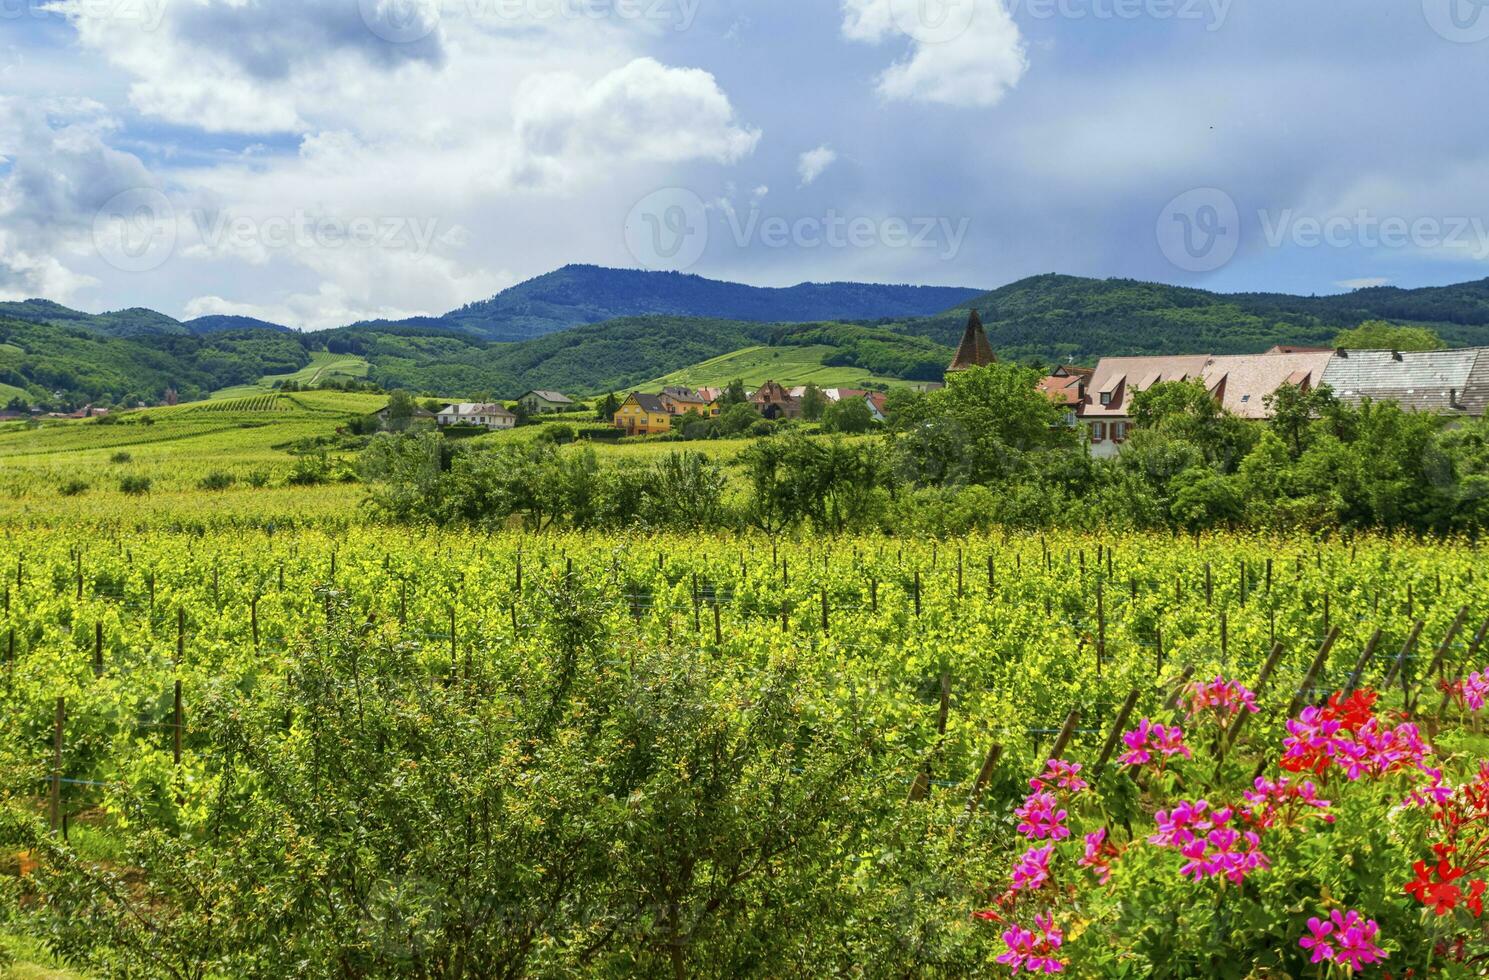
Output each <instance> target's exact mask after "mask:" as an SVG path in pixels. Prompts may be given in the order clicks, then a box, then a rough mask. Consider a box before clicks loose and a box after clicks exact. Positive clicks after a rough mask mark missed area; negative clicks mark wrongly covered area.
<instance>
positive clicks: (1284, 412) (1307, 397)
mask: <svg viewBox="0 0 1489 980" xmlns="http://www.w3.org/2000/svg"><path fill="white" fill-rule="evenodd" d="M1336 401H1337V399H1335V398H1334V392H1333V390H1332V389H1330V388H1329V386H1328V385H1322V386H1320V387H1318V388H1309V389H1307V390H1306V391H1305V390H1304V389H1302V388H1299V387H1298V386H1297V385H1289V384H1285V385H1283V386H1282V387H1280V388H1278V389H1277V390H1276V391H1274V392H1273V393H1272V394H1270V395H1268V396H1267V397H1266V400H1265V404H1266V406H1267V411H1268V412H1269V413H1270V414H1271V416H1272V417H1271V420H1270V425H1271V427H1272V430H1273V431H1274V432H1276V433H1277V434H1278V435H1280V436H1281V437H1282V439H1283V442H1285V443H1286V444H1287V447H1288V450H1289V451H1290V452H1291V453H1292V457H1293V459H1297V458H1298V457H1299V456H1301V455H1303V449H1304V444H1305V441H1306V439H1307V436H1308V433H1309V430H1310V428H1311V426H1312V424H1313V420H1314V419H1317V418H1322V417H1323V416H1324V415H1325V414H1327V413H1328V412H1329V410H1330V409H1332V408H1333V407H1334V405H1335V403H1336Z"/></svg>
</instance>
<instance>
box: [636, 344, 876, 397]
mask: <svg viewBox="0 0 1489 980" xmlns="http://www.w3.org/2000/svg"><path fill="white" fill-rule="evenodd" d="M834 353H836V349H835V348H832V347H827V346H811V347H746V348H744V349H743V350H737V351H734V352H733V353H730V354H725V355H723V356H722V357H715V358H712V359H710V360H707V361H702V362H700V363H698V364H694V365H692V366H691V367H686V368H683V369H682V370H681V371H674V372H672V373H671V374H668V375H664V376H662V377H660V378H657V379H656V380H655V381H652V382H651V383H650V384H645V385H642V386H641V390H643V391H655V390H658V389H660V388H662V387H664V386H666V385H687V386H688V387H690V388H698V387H704V386H706V387H712V388H722V387H724V386H726V385H728V384H729V382H731V381H734V380H735V379H739V380H741V381H743V382H744V383H745V386H746V387H749V388H756V387H759V386H760V385H762V384H764V383H765V382H767V381H778V382H780V383H781V384H783V385H785V386H787V387H788V388H789V387H791V386H793V385H805V384H815V385H816V386H817V387H819V388H888V387H891V386H893V385H904V384H905V382H904V381H902V380H898V379H896V378H885V377H879V376H877V375H874V374H872V373H870V372H868V371H865V370H864V369H863V368H856V367H827V366H826V365H824V364H823V363H822V359H823V358H824V357H828V356H830V355H832V354H834Z"/></svg>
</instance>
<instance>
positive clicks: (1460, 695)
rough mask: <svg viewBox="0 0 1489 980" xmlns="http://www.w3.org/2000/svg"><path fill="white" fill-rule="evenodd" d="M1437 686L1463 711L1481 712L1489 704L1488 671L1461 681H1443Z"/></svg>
mask: <svg viewBox="0 0 1489 980" xmlns="http://www.w3.org/2000/svg"><path fill="white" fill-rule="evenodd" d="M1439 686H1440V687H1441V688H1442V689H1443V690H1444V691H1446V692H1447V693H1448V694H1449V695H1451V696H1452V698H1453V700H1454V701H1455V702H1456V703H1457V705H1458V707H1459V708H1462V709H1463V710H1465V711H1472V712H1479V711H1483V710H1484V705H1485V704H1486V703H1489V670H1485V671H1478V672H1475V673H1472V674H1469V675H1468V676H1467V677H1465V678H1463V680H1461V681H1444V682H1442V684H1441V685H1439Z"/></svg>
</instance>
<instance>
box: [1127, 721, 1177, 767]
mask: <svg viewBox="0 0 1489 980" xmlns="http://www.w3.org/2000/svg"><path fill="white" fill-rule="evenodd" d="M1122 744H1123V745H1126V746H1127V751H1126V752H1124V753H1123V754H1122V757H1121V759H1120V760H1118V761H1120V762H1121V763H1122V765H1124V766H1145V765H1147V764H1148V763H1150V762H1152V761H1153V760H1154V759H1157V760H1158V768H1159V770H1160V771H1161V770H1162V769H1163V767H1164V766H1165V765H1167V763H1168V760H1169V759H1172V758H1173V757H1174V756H1182V757H1183V758H1185V759H1188V758H1191V754H1190V752H1189V748H1188V747H1187V746H1186V745H1185V744H1184V731H1183V729H1181V728H1179V726H1178V725H1155V724H1153V722H1151V721H1149V720H1148V719H1146V718H1144V719H1143V720H1142V721H1140V722H1138V723H1137V727H1136V728H1134V729H1133V730H1132V731H1130V732H1125V733H1123V735H1122Z"/></svg>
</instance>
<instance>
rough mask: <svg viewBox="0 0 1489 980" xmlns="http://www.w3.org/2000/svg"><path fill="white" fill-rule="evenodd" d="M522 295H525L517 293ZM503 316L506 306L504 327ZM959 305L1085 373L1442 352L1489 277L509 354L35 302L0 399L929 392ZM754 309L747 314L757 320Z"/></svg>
mask: <svg viewBox="0 0 1489 980" xmlns="http://www.w3.org/2000/svg"><path fill="white" fill-rule="evenodd" d="M576 270H577V271H576ZM610 271H611V270H586V269H581V268H580V267H570V268H569V269H567V270H560V272H558V273H554V274H553V275H554V277H557V278H556V279H554V283H557V284H559V285H557V286H555V288H556V289H557V290H558V291H557V293H554V294H551V295H555V296H563V295H570V298H571V299H573V298H575V297H577V295H578V294H577V293H571V291H572V290H575V289H578V288H579V287H578V285H577V284H578V283H580V282H581V281H591V282H609V281H611V277H610V275H609V273H610ZM596 273H597V274H596ZM647 275H651V274H647ZM621 278H624V277H621ZM674 280H675V283H674V284H675V285H677V289H678V292H677V295H678V296H682V295H684V294H688V295H691V299H689V300H688V302H694V301H701V299H700V297H702V296H703V295H705V294H707V293H708V292H709V291H711V290H713V289H714V288H715V287H717V286H728V285H729V284H727V283H725V284H718V283H709V282H708V281H707V280H698V279H697V278H696V277H689V276H680V277H674ZM648 281H651V282H656V281H657V280H648ZM700 284H701V285H700ZM740 288H742V289H745V290H750V287H740ZM844 288H845V289H847V287H844ZM855 288H857V287H855ZM881 288H895V287H862V289H864V290H866V291H868V292H866V293H864V294H863V295H865V296H867V295H870V294H871V293H872V292H873V291H874V290H878V289H881ZM694 290H697V292H692V291H694ZM621 292H622V293H623V292H624V289H621ZM664 292H665V290H664ZM755 292H756V291H753V290H750V294H754V293H755ZM783 292H790V290H786V291H783ZM963 292H965V291H963ZM503 295H504V296H506V295H507V294H503ZM536 295H538V294H537V293H530V294H529V299H532V298H533V297H534V296H536ZM544 295H549V294H544ZM615 295H616V294H613V293H612V292H611V291H609V287H605V288H599V292H598V293H597V295H596V298H595V299H594V300H593V301H592V302H591V303H589V304H588V305H587V306H585V304H577V305H571V306H568V307H564V308H565V309H569V310H573V309H577V308H579V306H584V308H585V309H587V310H588V311H589V312H587V313H586V314H585V315H590V313H595V312H597V311H600V310H602V309H607V308H609V307H608V306H607V304H611V303H614V302H617V300H616V298H615ZM740 295H746V294H740ZM674 298H676V297H674ZM509 300H510V297H509ZM504 302H508V301H504ZM679 302H681V300H679ZM534 303H536V304H537V305H534V306H531V307H529V312H530V313H531V314H532V315H533V316H536V317H538V320H542V321H543V322H554V321H552V320H544V319H543V318H544V317H549V316H550V315H557V314H556V313H555V312H554V311H555V310H556V309H557V308H558V307H556V306H552V305H544V304H546V303H547V301H546V300H544V301H543V302H538V301H537V300H534ZM515 308H516V307H514V306H512V305H510V303H509V302H508V305H507V306H505V307H504V309H505V310H506V312H505V313H504V314H503V315H507V314H510V313H511V312H512V310H513V309H515ZM736 308H737V307H736ZM808 308H810V307H809V306H804V307H802V308H801V309H803V310H805V309H808ZM973 308H976V309H978V310H979V311H980V312H981V314H982V318H983V321H984V323H985V324H986V325H987V328H988V333H989V336H990V338H991V340H992V343H993V346H994V348H995V349H996V350H997V352H998V354H999V356H1000V357H1002V358H1004V359H1005V360H1040V361H1044V362H1047V363H1053V362H1056V361H1064V360H1071V361H1076V362H1085V363H1091V362H1094V361H1095V360H1096V359H1097V358H1099V357H1101V356H1103V355H1118V354H1176V353H1215V354H1224V353H1243V352H1248V351H1260V350H1265V349H1266V348H1267V347H1270V346H1271V345H1273V344H1278V343H1289V344H1309V345H1320V346H1323V345H1328V344H1329V343H1331V342H1332V341H1333V339H1334V337H1335V336H1336V335H1337V334H1338V333H1339V331H1340V330H1342V329H1345V328H1350V327H1354V326H1357V325H1358V324H1360V323H1361V322H1363V321H1365V320H1372V319H1386V320H1391V321H1394V322H1397V323H1403V324H1414V325H1423V326H1427V327H1430V328H1432V329H1433V330H1435V331H1436V332H1437V333H1438V334H1440V335H1441V336H1442V337H1443V339H1445V340H1446V341H1447V342H1448V343H1450V344H1452V345H1455V346H1467V345H1477V344H1485V345H1489V280H1486V281H1482V282H1472V283H1464V284H1462V285H1458V286H1447V287H1441V288H1432V289H1415V290H1403V289H1392V288H1380V289H1365V290H1360V291H1358V292H1354V293H1349V294H1346V295H1342V296H1286V295H1281V294H1269V293H1249V294H1236V295H1222V294H1217V293H1210V292H1206V291H1204V290H1200V289H1187V288H1181V287H1176V286H1166V285H1162V284H1158V283H1142V282H1134V281H1130V280H1115V279H1114V280H1097V279H1081V278H1076V277H1073V276H1058V275H1048V276H1037V277H1035V278H1032V279H1026V280H1023V281H1022V282H1017V283H1013V284H1012V285H1009V286H1005V287H1003V288H1001V289H997V290H994V291H993V292H990V293H984V294H979V295H977V296H975V297H973V298H970V299H964V300H963V301H962V302H961V303H960V304H959V305H956V306H954V307H952V308H950V309H949V310H947V311H946V312H944V313H941V314H939V315H936V316H930V317H921V318H904V317H900V316H893V315H889V316H883V317H880V318H878V319H876V320H873V321H860V322H856V323H847V322H841V321H833V320H830V319H823V320H807V319H803V320H799V321H797V322H789V323H773V322H760V321H756V320H753V319H750V318H747V317H740V316H734V317H696V316H674V315H656V314H653V315H644V316H623V317H619V318H616V319H611V320H606V321H603V322H600V323H592V324H585V325H583V326H579V327H575V328H573V329H569V330H564V331H560V332H555V333H549V334H546V335H544V336H541V337H538V338H535V339H531V340H527V341H522V342H493V341H490V340H486V339H482V338H480V337H477V336H475V335H474V334H472V333H471V332H470V331H469V330H468V329H465V328H462V326H461V325H460V324H459V323H457V322H454V321H452V320H450V319H444V318H423V319H419V320H415V321H409V322H407V323H401V324H358V325H354V326H351V327H342V328H338V329H336V330H327V331H320V332H317V333H298V332H293V331H286V330H284V329H283V328H281V327H278V326H276V325H274V324H266V323H264V322H263V321H258V320H251V319H247V318H241V317H203V318H200V319H197V320H192V321H189V322H187V323H184V324H183V323H179V322H177V321H175V320H172V319H171V318H169V317H166V316H163V315H161V314H158V313H154V312H152V311H149V310H126V311H121V312H118V313H108V314H102V315H99V316H90V315H89V314H85V313H78V312H77V311H74V310H68V309H67V308H65V307H62V306H58V305H57V304H55V303H48V302H45V301H41V300H32V301H28V302H25V303H8V304H0V395H3V396H4V397H3V398H0V402H9V401H11V400H12V399H13V398H22V399H23V400H24V399H25V398H30V399H31V400H32V403H34V404H40V403H50V404H74V405H76V404H82V403H84V402H86V401H93V400H98V399H100V398H102V397H104V396H107V397H109V398H111V399H113V400H114V401H131V402H132V401H134V400H143V401H147V402H149V401H157V400H159V399H160V398H161V397H162V396H163V394H164V392H165V390H166V389H167V388H175V389H176V390H178V391H179V392H180V393H181V395H182V396H183V397H188V398H189V397H194V396H197V395H203V394H206V393H208V392H210V391H212V390H215V389H217V388H222V387H227V386H230V385H239V384H247V383H252V382H255V381H257V380H258V379H259V378H261V377H263V376H264V375H271V374H288V373H291V372H294V371H296V370H298V369H300V368H301V367H304V366H305V365H306V364H307V363H309V361H310V355H311V353H313V352H315V351H322V350H329V351H331V352H332V353H340V354H357V355H360V356H362V357H364V358H366V359H367V361H368V363H369V368H368V376H369V378H370V380H372V381H373V382H375V383H377V384H380V385H383V386H384V387H389V388H391V387H403V388H408V389H411V390H414V391H428V392H435V393H439V394H448V395H468V396H471V397H496V398H512V397H515V396H516V395H518V394H521V393H522V392H523V391H525V390H527V389H529V388H558V389H561V390H565V391H569V392H572V393H574V394H586V393H595V392H603V391H610V390H621V389H624V388H626V387H628V386H630V385H635V384H640V383H643V382H645V381H647V380H649V379H652V378H657V377H661V376H663V375H666V374H669V373H671V372H674V371H678V370H681V369H683V368H687V367H689V366H691V365H693V364H696V363H698V362H699V361H704V360H708V359H710V358H714V357H719V356H722V355H724V354H729V353H732V352H734V351H736V350H739V349H741V348H744V347H752V346H760V345H769V346H794V347H806V346H813V347H823V348H828V349H830V353H828V354H826V355H824V358H823V363H824V364H826V365H828V366H846V367H857V368H863V369H864V370H865V371H866V372H867V373H869V374H872V375H874V376H877V377H881V378H902V379H905V380H907V381H934V380H938V379H939V378H940V376H941V373H942V371H943V369H944V368H945V366H946V364H947V363H948V362H949V360H950V356H951V346H952V345H953V344H955V343H956V341H957V339H958V338H959V337H960V336H961V332H962V329H963V328H964V326H965V325H966V320H967V311H968V310H969V309H973ZM764 309H765V307H764V306H757V307H755V308H754V312H757V313H763V310H764ZM533 311H537V312H533ZM746 312H749V311H748V310H747V311H746ZM539 314H541V315H539ZM538 320H535V321H533V322H534V323H537V322H538ZM814 356H815V355H814ZM788 380H789V379H788ZM14 389H19V391H16V390H14Z"/></svg>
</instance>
